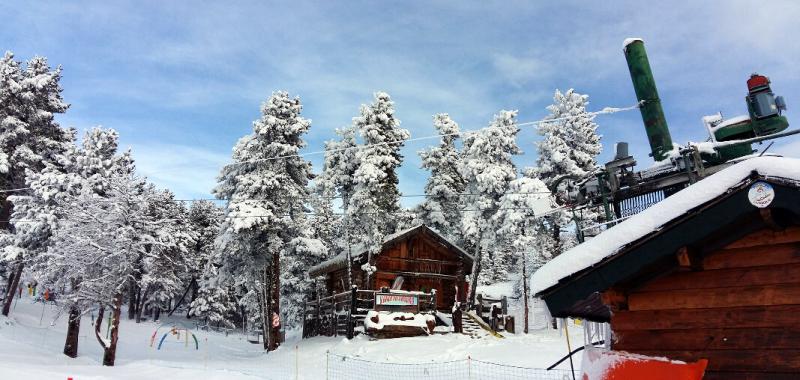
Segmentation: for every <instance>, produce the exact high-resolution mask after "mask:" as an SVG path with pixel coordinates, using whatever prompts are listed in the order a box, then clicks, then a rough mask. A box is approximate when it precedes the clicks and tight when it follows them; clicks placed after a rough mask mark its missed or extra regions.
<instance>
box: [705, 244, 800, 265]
mask: <svg viewBox="0 0 800 380" xmlns="http://www.w3.org/2000/svg"><path fill="white" fill-rule="evenodd" d="M798 263H800V243H786V244H773V245H769V246H758V247H748V248H733V249H722V250H719V251H715V252H714V253H712V254H710V255H707V256H706V257H705V258H704V259H703V269H704V270H712V269H724V268H747V267H757V266H764V265H783V264H798Z"/></svg>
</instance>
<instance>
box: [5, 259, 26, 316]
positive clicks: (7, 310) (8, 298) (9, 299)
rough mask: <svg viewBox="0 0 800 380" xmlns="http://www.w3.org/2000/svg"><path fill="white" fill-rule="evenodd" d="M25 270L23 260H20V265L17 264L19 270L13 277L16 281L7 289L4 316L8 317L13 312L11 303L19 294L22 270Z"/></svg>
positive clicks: (13, 273)
mask: <svg viewBox="0 0 800 380" xmlns="http://www.w3.org/2000/svg"><path fill="white" fill-rule="evenodd" d="M24 268H25V264H24V263H23V261H22V258H20V259H19V263H18V264H17V269H16V270H15V271H14V272H12V274H11V275H12V276H14V281H13V282H12V283H11V286H9V287H8V289H6V299H5V301H4V302H3V315H5V316H6V317H7V316H8V313H10V312H11V303H12V302H13V301H14V295H15V294H17V288H18V287H19V280H20V278H22V269H24Z"/></svg>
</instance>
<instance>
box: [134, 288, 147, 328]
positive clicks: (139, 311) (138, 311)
mask: <svg viewBox="0 0 800 380" xmlns="http://www.w3.org/2000/svg"><path fill="white" fill-rule="evenodd" d="M148 293H150V290H149V286H148V289H145V290H144V293H142V291H141V289H140V290H139V295H138V296H137V297H136V298H137V301H138V302H137V303H136V323H140V322H141V321H142V310H143V309H144V303H145V302H147V296H148Z"/></svg>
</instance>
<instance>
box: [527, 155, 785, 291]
mask: <svg viewBox="0 0 800 380" xmlns="http://www.w3.org/2000/svg"><path fill="white" fill-rule="evenodd" d="M753 171H756V172H758V173H759V175H761V176H764V177H773V178H784V179H790V180H795V181H800V159H796V158H784V157H756V158H751V159H749V160H746V161H743V162H740V163H738V164H735V165H733V166H731V167H729V168H726V169H724V170H722V171H720V172H718V173H716V174H714V175H711V176H709V177H708V178H706V179H704V180H702V181H700V182H698V183H696V184H694V185H692V186H689V187H687V188H686V189H683V190H681V191H680V192H678V193H676V194H674V195H672V196H670V197H669V198H667V199H665V200H663V201H661V202H659V203H656V204H655V205H653V206H651V207H649V208H648V209H646V210H644V211H642V212H641V213H639V214H636V215H634V216H633V217H631V218H629V219H627V220H626V221H624V222H622V223H620V224H618V225H616V226H614V227H611V228H609V229H608V230H606V231H604V232H603V233H601V234H599V235H597V236H596V237H594V238H593V239H591V240H588V241H586V242H585V243H583V244H580V245H578V246H576V247H574V248H572V249H570V250H569V251H567V252H564V253H563V254H561V255H559V256H556V257H555V258H554V259H553V260H551V261H550V262H548V263H547V264H545V265H544V266H542V267H541V268H539V270H537V271H536V272H535V273H534V274H533V277H532V279H531V288H532V290H533V292H534V294H536V293H540V292H542V291H543V290H546V289H548V288H550V287H552V286H554V285H556V284H558V282H559V280H561V279H563V278H565V277H567V276H569V275H571V274H574V273H577V272H579V271H581V270H584V269H586V268H589V267H591V266H593V265H595V264H597V263H599V262H600V261H602V260H603V259H605V258H607V257H609V256H612V255H614V254H615V253H617V252H619V251H620V250H621V249H622V248H624V247H625V246H627V245H628V244H630V243H633V242H635V241H637V240H639V239H640V238H642V237H644V236H646V235H648V234H650V233H653V232H656V231H658V230H659V229H661V228H662V227H663V226H664V225H665V224H667V223H669V222H670V221H671V220H673V219H676V218H678V217H680V216H682V215H684V214H686V212H688V211H689V210H692V209H693V208H695V207H697V206H700V205H702V204H704V203H706V202H708V201H711V200H713V199H714V198H716V197H718V196H720V195H722V194H725V193H726V192H727V191H728V190H729V189H731V188H733V187H736V185H738V184H740V183H742V181H743V180H745V179H747V178H748V176H749V175H750V174H751V173H752V172H753Z"/></svg>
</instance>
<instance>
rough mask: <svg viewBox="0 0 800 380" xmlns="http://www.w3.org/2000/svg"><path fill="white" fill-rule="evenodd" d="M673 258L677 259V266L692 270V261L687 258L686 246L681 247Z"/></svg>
mask: <svg viewBox="0 0 800 380" xmlns="http://www.w3.org/2000/svg"><path fill="white" fill-rule="evenodd" d="M675 257H676V258H677V259H678V266H680V267H681V268H683V269H691V268H692V259H691V257H689V249H688V248H686V246H683V247H681V249H679V250H678V252H677V253H676V254H675Z"/></svg>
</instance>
